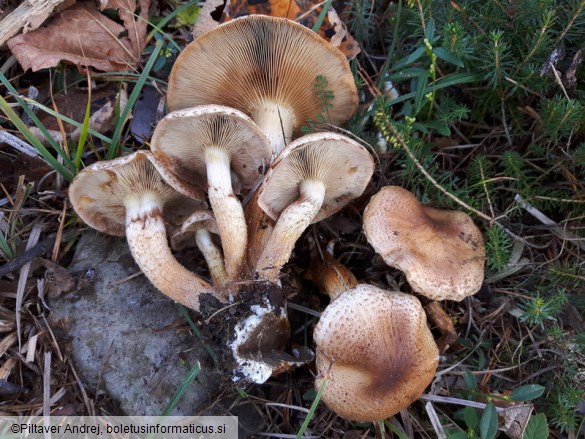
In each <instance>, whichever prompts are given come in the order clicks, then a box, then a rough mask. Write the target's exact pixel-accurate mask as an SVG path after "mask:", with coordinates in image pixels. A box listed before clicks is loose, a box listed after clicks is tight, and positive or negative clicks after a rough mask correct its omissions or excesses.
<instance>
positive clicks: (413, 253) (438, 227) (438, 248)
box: [364, 186, 485, 301]
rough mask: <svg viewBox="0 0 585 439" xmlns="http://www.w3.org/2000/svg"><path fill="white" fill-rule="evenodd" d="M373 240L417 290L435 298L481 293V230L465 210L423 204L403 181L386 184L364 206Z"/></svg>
mask: <svg viewBox="0 0 585 439" xmlns="http://www.w3.org/2000/svg"><path fill="white" fill-rule="evenodd" d="M364 230H365V232H366V237H367V238H368V241H369V243H370V244H371V245H372V247H374V250H376V252H377V253H379V254H380V255H381V256H382V258H384V261H385V262H386V263H387V264H388V265H390V266H391V267H395V268H398V269H399V270H401V271H403V272H404V273H405V274H406V279H407V280H408V283H409V284H410V286H411V287H412V289H413V290H414V291H416V292H417V293H419V294H422V295H423V296H426V297H428V298H429V299H433V300H445V299H449V300H457V301H460V300H462V299H463V298H465V297H466V296H470V295H472V294H475V293H476V292H477V291H479V289H480V288H481V284H482V282H483V275H484V259H485V249H484V245H483V237H482V235H481V231H480V230H479V229H478V228H477V226H476V225H475V224H474V223H473V220H472V219H471V218H470V217H469V215H467V214H465V213H463V212H457V211H447V210H439V209H433V208H431V207H427V206H423V205H421V204H420V203H419V202H418V201H417V199H416V198H415V196H414V195H413V194H412V193H411V192H409V191H407V190H406V189H402V188H401V187H398V186H386V187H384V188H382V189H381V190H380V192H378V193H377V194H376V195H374V196H373V197H372V199H371V200H370V203H369V204H368V206H367V207H366V209H365V211H364Z"/></svg>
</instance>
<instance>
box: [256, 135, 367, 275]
mask: <svg viewBox="0 0 585 439" xmlns="http://www.w3.org/2000/svg"><path fill="white" fill-rule="evenodd" d="M373 171H374V162H373V160H372V157H371V155H370V154H369V152H368V151H367V150H366V149H365V148H363V147H362V146H361V145H360V144H358V143H356V142H354V141H353V140H351V139H349V138H348V137H345V136H342V135H340V134H336V133H328V132H324V133H315V134H309V135H307V136H304V137H301V138H299V139H297V140H295V141H294V142H292V143H290V144H289V145H288V146H287V147H286V148H285V149H284V150H283V151H282V153H281V154H280V155H279V156H278V158H277V159H276V160H275V161H274V162H273V164H272V166H271V168H270V169H269V171H268V173H267V174H266V178H265V179H264V182H263V185H262V187H261V188H260V196H259V198H258V204H259V206H260V207H261V208H262V210H263V211H264V212H266V213H267V214H268V215H269V216H270V217H271V218H272V219H273V220H275V221H276V225H275V226H274V230H273V231H272V234H271V235H270V238H269V239H268V241H267V243H266V246H265V247H264V250H263V252H262V254H261V256H260V258H259V260H258V263H257V264H256V271H257V273H258V274H259V275H260V277H264V278H266V279H268V280H269V281H272V282H276V281H277V280H278V275H279V272H280V269H281V267H282V266H283V265H284V264H285V262H286V261H287V260H288V259H289V257H290V254H291V252H292V249H293V247H294V245H295V242H296V241H297V239H298V238H299V237H300V236H301V234H302V233H303V231H304V230H305V229H306V228H307V227H308V226H309V224H311V223H314V222H317V221H320V220H322V219H324V218H326V217H328V216H330V215H332V214H334V213H335V212H337V211H338V210H340V209H341V208H343V207H344V206H345V205H346V204H347V203H348V202H349V201H351V200H352V199H354V198H356V197H359V196H360V195H361V194H362V192H363V191H364V189H365V188H366V186H367V184H368V182H369V181H370V178H371V176H372V173H373Z"/></svg>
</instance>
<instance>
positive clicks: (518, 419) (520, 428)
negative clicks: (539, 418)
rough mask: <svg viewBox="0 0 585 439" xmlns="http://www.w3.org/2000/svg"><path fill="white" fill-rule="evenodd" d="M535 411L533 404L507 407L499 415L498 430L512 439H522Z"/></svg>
mask: <svg viewBox="0 0 585 439" xmlns="http://www.w3.org/2000/svg"><path fill="white" fill-rule="evenodd" d="M533 409H534V407H533V406H532V404H521V405H513V406H511V407H506V408H505V409H504V410H502V411H501V412H499V413H498V417H499V419H500V422H499V426H498V428H499V429H500V431H503V432H504V433H505V434H507V435H508V437H509V438H510V439H522V436H523V435H524V430H525V428H526V424H528V421H529V420H530V417H531V416H532V410H533Z"/></svg>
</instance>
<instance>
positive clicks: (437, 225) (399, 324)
mask: <svg viewBox="0 0 585 439" xmlns="http://www.w3.org/2000/svg"><path fill="white" fill-rule="evenodd" d="M322 79H324V80H325V83H326V84H327V87H328V88H329V89H330V90H332V91H333V99H332V100H331V101H330V102H328V103H327V106H326V107H325V108H326V110H327V114H326V117H327V118H328V121H329V122H330V123H331V124H341V123H343V122H345V121H347V120H348V119H349V118H350V117H351V116H352V115H353V114H354V113H355V112H356V109H357V104H358V96H357V89H356V86H355V82H354V79H353V75H352V73H351V70H350V68H349V63H348V61H347V59H346V58H345V56H344V55H343V54H342V53H341V52H340V51H339V50H338V49H336V48H335V47H334V46H332V45H331V44H330V43H328V42H326V41H325V40H323V39H322V38H320V37H319V36H318V35H317V34H315V33H314V32H312V31H310V30H309V29H307V28H305V27H304V26H302V25H300V24H297V23H295V22H292V21H290V20H287V19H281V18H274V17H268V16H261V15H252V16H246V17H241V18H238V19H234V20H232V21H229V22H227V23H225V24H223V25H220V26H218V27H217V28H215V29H213V30H211V31H209V32H207V33H205V34H203V35H201V36H200V37H198V38H197V39H195V41H193V42H192V43H191V44H189V45H188V46H187V47H186V48H185V50H184V51H183V52H182V53H181V54H180V55H179V57H178V59H177V61H176V63H175V65H174V67H173V69H172V71H171V75H170V78H169V83H168V96H167V103H168V107H169V110H170V112H169V113H168V114H167V115H166V116H165V117H164V118H163V119H162V120H161V121H160V122H159V123H158V125H157V126H156V128H155V131H154V133H153V137H152V140H151V143H150V149H151V151H139V152H135V153H133V154H131V155H128V156H126V157H122V158H119V159H116V160H112V161H104V162H98V163H95V164H93V165H91V166H88V167H86V168H85V169H84V170H83V171H82V172H80V173H79V175H78V176H77V177H76V178H75V180H74V181H73V183H72V184H71V187H70V190H69V194H70V199H71V203H72V205H73V207H74V209H75V211H76V212H77V213H78V215H79V216H80V217H81V219H83V220H84V221H85V222H86V223H87V224H88V225H90V226H91V227H93V228H95V229H97V230H99V231H101V232H104V233H107V234H111V235H116V236H126V239H127V240H128V244H129V246H130V249H131V252H132V255H133V256H134V258H135V260H136V262H137V264H138V265H139V267H140V268H141V270H142V271H143V273H144V274H145V276H147V277H148V279H149V280H150V281H151V282H152V283H153V284H154V285H155V286H156V287H157V288H158V289H159V290H160V291H161V292H162V293H164V294H165V295H167V296H168V297H170V298H171V299H173V300H175V301H177V302H179V303H181V304H183V305H185V306H187V307H189V308H191V309H193V310H195V311H198V312H202V313H205V312H207V311H209V312H214V315H215V314H216V313H215V311H217V310H218V309H221V308H222V307H225V306H226V305H228V304H230V303H233V302H234V301H235V300H236V298H238V296H243V289H245V288H249V286H250V285H251V286H252V287H251V288H253V289H257V290H258V291H260V292H261V294H259V295H257V296H260V298H259V299H258V300H257V301H256V302H254V303H250V304H249V307H248V309H249V312H248V313H247V315H245V316H243V318H241V319H240V320H239V321H237V322H235V323H234V322H230V324H229V325H225V326H226V327H229V328H233V330H234V332H235V333H234V334H232V335H231V336H230V340H226V345H227V346H229V349H231V352H232V354H233V358H234V361H235V363H236V366H235V370H236V372H237V373H238V374H239V375H238V377H239V378H245V379H247V380H249V381H253V382H257V383H261V382H264V381H265V380H266V379H268V378H269V377H270V376H271V375H272V374H274V373H277V372H279V371H282V370H285V369H286V367H287V365H298V364H302V363H303V362H306V361H307V359H302V358H300V357H298V356H297V357H295V356H292V355H290V354H286V353H285V352H284V350H285V349H286V346H285V345H286V344H287V343H286V341H287V340H288V332H289V326H288V319H287V314H286V306H285V300H284V296H283V294H282V291H281V290H280V296H279V295H278V294H275V291H278V290H279V288H280V285H281V279H280V271H281V269H282V267H283V266H284V264H285V263H286V262H287V261H288V259H289V258H290V256H291V253H292V251H293V249H294V246H295V242H296V241H297V240H298V239H299V237H300V236H301V235H302V233H303V232H304V231H305V229H306V228H307V227H308V226H309V225H310V224H312V223H315V222H317V221H320V220H322V219H324V218H327V217H328V216H330V215H333V214H334V213H336V212H338V211H339V210H341V209H342V208H343V207H344V206H345V205H347V203H348V202H350V201H351V200H353V199H355V198H356V197H359V196H361V195H362V193H363V192H364V190H365V188H366V186H367V185H368V183H369V181H370V178H371V176H372V174H373V171H374V162H373V159H372V157H371V154H370V153H369V152H368V151H367V150H366V149H365V148H364V147H363V146H361V145H360V144H359V143H357V142H355V141H354V140H352V139H350V138H348V137H346V136H344V135H341V134H338V133H334V132H319V133H312V134H308V135H304V136H302V135H301V128H302V127H303V126H306V125H307V124H309V123H310V122H311V121H316V120H318V119H319V118H320V116H322V114H321V113H322V112H323V109H324V105H323V102H322V100H321V98H320V96H319V93H318V90H317V88H316V87H315V84H316V83H317V81H318V80H322ZM398 189H400V188H398ZM398 189H396V192H395V195H394V198H393V200H394V201H384V202H383V203H385V204H382V205H377V204H376V203H377V202H378V201H379V198H377V197H378V195H377V196H376V197H374V199H372V201H371V203H370V206H369V207H368V209H367V211H366V217H365V230H366V233H367V236H368V240H369V241H370V243H371V244H372V245H373V246H374V248H375V249H376V251H377V252H379V253H381V254H382V255H383V257H384V258H385V260H386V261H387V262H388V264H390V265H392V266H395V267H397V268H399V269H401V270H404V271H405V272H406V275H407V278H408V280H409V282H410V283H411V285H412V287H413V289H414V290H415V291H416V292H419V293H421V294H427V295H429V297H432V298H434V299H437V300H440V299H444V298H447V297H448V295H447V292H448V291H452V292H454V295H455V296H454V297H453V298H454V299H456V300H460V299H461V298H462V297H464V296H465V295H468V294H472V292H473V290H474V289H477V288H479V287H478V283H477V281H476V280H475V278H473V279H472V277H473V275H474V273H475V274H477V273H478V272H479V271H480V265H481V270H483V262H480V261H482V260H483V253H482V251H483V250H482V247H481V234H480V233H479V232H478V231H476V230H473V228H472V227H471V226H473V223H472V222H471V224H470V220H467V219H465V218H464V217H462V216H461V215H462V214H461V215H459V214H445V215H442V214H441V213H440V212H439V211H436V210H434V209H429V208H425V207H421V206H420V205H419V206H417V205H416V203H415V202H416V200H414V201H413V200H412V199H410V201H409V203H411V204H408V203H407V202H406V201H404V202H398V201H397V199H396V197H399V196H402V197H404V199H408V196H407V195H405V194H403V193H400V190H398ZM388 191H389V189H388V188H386V189H384V190H383V191H382V192H381V193H380V194H379V196H380V197H381V196H382V194H383V193H384V194H385V193H386V192H388ZM243 200H247V203H246V202H244V201H243ZM392 203H394V204H392ZM402 215H406V216H408V218H409V219H410V221H411V222H410V223H408V221H406V220H404V219H403V216H402ZM417 215H418V216H417ZM388 218H393V219H392V220H390V219H388ZM413 218H416V221H414V222H413ZM452 222H454V223H456V224H458V225H459V226H461V227H462V229H461V230H462V231H460V230H459V229H457V228H456V227H457V226H454V225H452ZM382 223H384V224H385V225H384V227H386V228H387V230H388V231H387V232H386V231H383V229H382V226H381V224H382ZM407 223H408V224H407ZM409 227H410V228H409ZM384 230H386V229H384ZM169 237H170V238H171V241H172V242H174V243H178V242H180V241H182V242H186V241H192V242H193V243H194V244H195V245H196V246H197V248H198V249H199V251H200V252H201V254H202V255H203V257H204V259H205V261H206V263H207V266H208V269H209V277H210V281H208V280H206V279H203V278H202V277H200V276H197V275H196V274H195V273H192V272H191V271H189V270H188V269H187V268H185V267H184V266H183V265H181V264H180V263H179V262H178V261H177V260H176V259H175V257H174V256H173V254H172V252H171V249H170V246H169V244H168V239H169ZM415 237H416V238H417V239H420V240H421V241H424V242H425V243H427V244H430V250H429V251H430V256H427V257H426V259H424V258H423V259H417V258H419V257H420V256H421V252H422V250H421V249H422V248H423V247H424V246H423V245H421V244H418V243H417V242H418V241H415V240H414V238H415ZM450 239H455V240H456V244H454V246H453V247H452V248H448V247H446V248H445V249H444V250H439V246H440V244H441V242H442V240H450ZM467 247H471V248H473V250H474V251H473V252H472V253H470V254H469V255H468V254H467V253H464V251H463V249H464V248H467ZM397 249H400V251H398V250H397ZM403 250H407V251H411V254H408V255H407V253H404V252H402V251H403ZM433 256H434V258H435V259H433ZM439 260H448V261H449V262H450V263H452V265H453V271H452V272H451V271H448V270H446V269H444V268H441V267H442V266H441V265H440V263H439ZM333 265H335V264H333ZM333 265H332V266H333ZM336 270H337V271H334V275H333V276H330V277H329V280H325V281H323V282H321V285H322V286H323V287H324V289H325V291H328V292H329V293H330V294H331V297H332V299H335V300H332V303H331V304H330V306H329V307H328V308H327V309H326V310H325V311H324V313H323V315H322V318H321V320H320V322H319V324H318V325H317V327H316V329H315V337H314V338H315V342H316V344H317V350H316V354H317V370H318V372H319V375H318V377H317V381H316V382H317V385H319V383H320V382H321V381H322V380H323V379H324V378H326V379H327V380H328V387H329V388H328V390H327V391H326V393H325V394H324V395H325V396H324V400H325V402H326V403H327V404H328V405H329V407H331V408H332V409H333V410H335V411H336V412H337V413H339V414H340V415H342V416H345V417H347V418H349V419H355V420H377V419H384V418H386V417H389V416H391V415H393V414H394V413H395V412H396V411H397V410H400V409H401V408H402V407H403V406H404V404H406V405H408V404H409V403H410V402H412V401H413V400H414V399H416V398H417V397H418V396H419V395H420V393H421V392H422V391H423V390H424V388H425V387H426V386H427V385H428V384H429V382H430V380H431V379H432V377H433V376H434V372H435V370H436V366H437V358H438V351H437V348H436V345H435V343H434V340H433V337H432V335H431V333H430V331H429V329H428V327H427V325H426V317H425V314H424V312H423V311H422V308H421V305H420V302H419V301H418V299H417V298H415V297H414V296H411V295H406V294H404V293H399V292H386V291H383V290H380V289H378V288H375V287H371V286H367V285H358V283H357V280H356V279H355V277H353V275H352V274H351V272H349V270H347V269H345V270H344V269H336ZM457 270H459V271H457ZM326 272H327V270H324V272H323V273H326ZM342 272H343V273H344V276H345V278H344V280H343V281H339V277H338V276H337V279H338V280H337V282H336V281H334V279H336V274H339V273H342ZM415 273H416V275H415ZM421 273H422V274H421ZM435 273H437V276H438V277H437V278H436V279H435V278H432V276H435ZM481 275H483V271H482V273H481ZM417 276H418V277H417ZM441 276H442V277H441ZM431 278H432V279H431ZM460 281H461V282H462V283H463V284H465V285H464V286H462V287H459V286H456V285H459V284H458V282H460ZM330 282H333V283H330ZM317 283H319V282H317ZM480 283H481V282H480ZM245 297H249V296H245ZM275 297H279V299H275ZM209 307H211V308H210V309H207V308H209ZM228 314H229V313H224V315H226V318H229V315H228ZM230 315H231V314H230ZM344 331H345V332H349V333H350V334H349V338H350V343H349V344H345V345H344V346H341V345H340V344H339V339H340V337H341V335H340V334H341V333H343V332H344ZM419 355H420V356H421V357H420V358H419ZM423 357H424V359H423ZM413 382H414V384H412V385H411V384H408V383H413ZM368 392H369V393H368ZM350 393H351V394H355V395H362V397H363V398H364V399H363V400H362V402H360V403H358V404H354V406H355V407H353V406H352V407H350V405H351V404H349V403H348V401H347V395H348V394H350ZM344 395H345V396H344ZM368 395H369V396H368ZM371 395H374V396H371ZM368 398H369V399H368ZM372 404H373V406H372ZM354 408H356V409H357V411H352V410H353V409H354Z"/></svg>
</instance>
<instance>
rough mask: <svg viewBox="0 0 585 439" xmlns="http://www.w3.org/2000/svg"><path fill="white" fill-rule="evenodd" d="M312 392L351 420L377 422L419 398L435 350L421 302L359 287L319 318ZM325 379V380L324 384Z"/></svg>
mask: <svg viewBox="0 0 585 439" xmlns="http://www.w3.org/2000/svg"><path fill="white" fill-rule="evenodd" d="M313 339H314V341H315V344H316V345H317V350H316V367H317V372H318V375H317V378H316V379H315V388H317V389H320V388H321V386H322V385H324V386H325V387H324V391H323V393H322V400H323V401H324V402H325V404H327V406H328V407H329V408H330V409H331V410H333V411H334V412H336V413H337V414H338V415H340V416H342V417H344V418H346V419H349V420H352V421H362V422H365V421H379V420H382V419H386V418H388V417H390V416H392V415H394V414H396V413H398V412H399V411H400V410H402V409H404V408H406V407H407V406H408V405H410V404H411V403H412V402H413V401H414V400H416V399H417V398H419V397H420V395H421V394H422V392H423V391H424V389H425V387H427V386H428V385H429V383H430V382H431V381H432V379H433V377H434V376H435V372H436V369H437V365H438V359H439V351H438V349H437V345H436V344H435V341H434V340H433V336H432V334H431V331H430V330H429V328H428V326H427V322H426V315H425V313H424V310H423V308H422V306H421V304H420V302H419V300H418V299H417V298H416V297H414V296H412V295H409V294H403V293H399V292H389V291H385V290H382V289H380V288H377V287H374V286H371V285H364V284H360V285H358V286H356V287H355V288H353V289H351V290H348V291H346V292H345V293H343V294H341V295H340V296H339V297H338V298H337V299H336V300H334V301H333V302H331V304H329V306H328V307H327V308H326V309H325V311H323V313H322V314H321V318H320V320H319V322H318V323H317V325H316V326H315V331H314V334H313ZM324 381H326V382H325V383H324Z"/></svg>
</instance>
